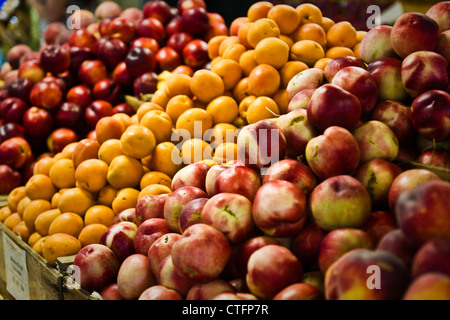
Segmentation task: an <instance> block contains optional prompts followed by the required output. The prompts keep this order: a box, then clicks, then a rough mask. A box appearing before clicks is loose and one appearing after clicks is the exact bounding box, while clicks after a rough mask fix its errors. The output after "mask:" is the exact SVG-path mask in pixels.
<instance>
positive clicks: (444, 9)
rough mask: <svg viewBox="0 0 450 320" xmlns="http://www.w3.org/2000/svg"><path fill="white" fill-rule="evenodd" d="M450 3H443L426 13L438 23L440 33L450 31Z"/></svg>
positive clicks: (432, 7) (437, 4)
mask: <svg viewBox="0 0 450 320" xmlns="http://www.w3.org/2000/svg"><path fill="white" fill-rule="evenodd" d="M449 11H450V2H448V1H442V2H439V3H436V4H435V5H433V6H431V7H430V8H429V9H428V11H427V12H426V13H425V14H426V15H427V16H428V17H430V18H431V19H433V20H434V21H436V23H437V24H438V26H439V32H444V31H446V30H449V29H450V13H449Z"/></svg>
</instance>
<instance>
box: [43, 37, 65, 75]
mask: <svg viewBox="0 0 450 320" xmlns="http://www.w3.org/2000/svg"><path fill="white" fill-rule="evenodd" d="M39 62H40V63H41V66H42V68H44V70H45V71H47V72H50V73H53V74H58V73H63V72H64V71H66V70H68V69H69V67H70V62H71V57H70V51H69V46H68V45H59V44H50V45H48V46H46V47H45V48H44V49H43V50H42V51H41V55H40V59H39Z"/></svg>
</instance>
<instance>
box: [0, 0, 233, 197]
mask: <svg viewBox="0 0 450 320" xmlns="http://www.w3.org/2000/svg"><path fill="white" fill-rule="evenodd" d="M71 19H72V20H70V21H69V22H70V23H71V26H72V28H71V29H68V28H67V27H66V26H64V25H63V24H62V23H53V24H50V26H49V27H48V28H47V29H46V30H45V32H44V40H45V43H44V44H43V46H42V47H41V48H40V50H39V51H36V52H35V51H32V50H31V49H30V48H29V47H28V46H27V45H24V44H20V45H17V46H15V47H13V48H12V49H11V50H10V51H9V52H8V56H7V63H5V64H4V65H2V71H1V83H2V89H1V90H0V92H1V94H0V118H1V120H0V121H1V122H0V143H3V142H5V143H4V144H2V145H1V146H0V150H1V152H0V164H1V167H0V172H1V174H0V177H1V181H2V184H1V188H0V194H8V193H9V192H10V191H11V190H12V189H13V188H14V187H17V186H19V185H23V184H25V182H26V181H27V180H28V179H29V177H30V172H32V167H33V165H34V164H35V160H36V159H37V158H38V157H39V156H40V155H41V154H43V153H51V154H56V153H58V152H60V151H61V150H62V149H63V148H64V146H66V145H67V144H69V143H71V142H75V141H79V140H80V139H82V138H85V137H87V136H88V135H89V134H90V133H92V131H93V129H94V128H95V125H96V123H97V121H98V120H99V119H100V118H102V117H104V116H110V115H113V114H115V113H126V114H128V115H132V114H134V113H135V112H136V106H134V105H130V104H129V103H126V102H127V100H126V99H125V98H126V96H128V95H130V96H135V97H137V98H141V96H142V95H143V94H144V95H145V94H152V93H154V91H155V90H156V87H157V81H158V74H160V73H161V72H163V71H173V72H174V73H177V72H179V71H180V70H181V71H182V72H188V73H192V72H193V70H197V69H199V68H202V67H206V66H207V63H208V61H209V57H208V53H207V47H208V46H207V41H209V39H210V38H212V37H214V36H216V35H219V34H228V27H227V26H226V25H225V21H224V20H223V18H222V17H221V16H220V15H219V14H217V13H211V12H207V11H206V6H205V3H204V2H203V1H198V3H197V2H192V1H180V2H179V3H178V8H173V7H170V6H169V5H168V4H167V3H166V2H164V1H151V2H148V3H146V4H145V5H144V7H143V8H142V9H138V8H129V9H126V10H123V11H122V10H121V9H120V7H118V5H117V4H116V3H115V2H112V1H105V2H102V3H101V4H100V5H99V6H98V7H97V10H96V11H95V15H94V13H91V12H89V11H85V10H81V11H76V12H74V13H73V14H72V17H71ZM76 19H78V20H76ZM69 22H68V23H69ZM177 67H179V69H177ZM175 69H177V70H175ZM10 138H15V139H13V140H9V141H6V140H8V139H10ZM30 149H31V151H32V152H31V153H30Z"/></svg>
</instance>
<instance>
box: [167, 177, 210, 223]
mask: <svg viewBox="0 0 450 320" xmlns="http://www.w3.org/2000/svg"><path fill="white" fill-rule="evenodd" d="M206 197H207V194H206V193H205V192H204V191H203V190H201V189H199V188H197V187H192V186H188V187H181V188H177V189H176V190H174V191H173V192H172V193H171V194H169V195H168V196H167V199H166V202H165V204H164V219H165V220H166V222H167V226H168V227H169V229H170V230H171V231H172V232H180V231H181V230H180V225H179V220H180V213H181V211H182V210H183V209H184V207H185V206H186V205H187V204H188V203H189V202H190V201H191V200H194V199H198V198H206Z"/></svg>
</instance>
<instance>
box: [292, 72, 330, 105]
mask: <svg viewBox="0 0 450 320" xmlns="http://www.w3.org/2000/svg"><path fill="white" fill-rule="evenodd" d="M323 82H324V71H323V70H322V69H319V68H309V69H306V70H303V71H301V72H299V73H297V74H296V75H295V76H293V77H292V78H291V80H289V82H288V85H287V87H286V91H287V95H288V100H289V101H291V100H292V99H293V98H294V96H295V95H296V94H297V93H299V92H300V91H302V90H305V89H317V88H319V87H320V86H321V85H322V84H323Z"/></svg>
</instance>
